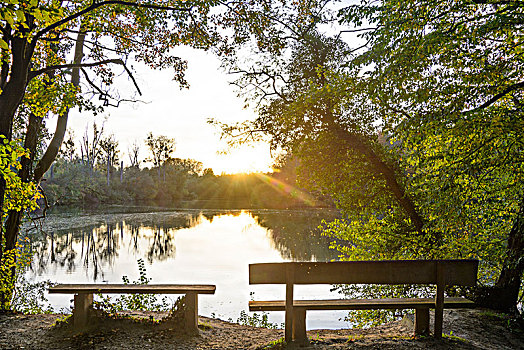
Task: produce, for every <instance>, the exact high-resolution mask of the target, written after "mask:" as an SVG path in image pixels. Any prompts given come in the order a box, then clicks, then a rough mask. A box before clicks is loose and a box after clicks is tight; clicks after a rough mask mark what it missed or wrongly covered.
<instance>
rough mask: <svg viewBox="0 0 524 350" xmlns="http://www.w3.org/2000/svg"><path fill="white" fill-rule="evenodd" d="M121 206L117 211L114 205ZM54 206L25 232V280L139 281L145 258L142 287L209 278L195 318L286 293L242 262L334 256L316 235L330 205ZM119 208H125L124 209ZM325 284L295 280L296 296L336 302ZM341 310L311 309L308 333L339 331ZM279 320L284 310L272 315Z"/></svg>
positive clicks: (65, 301)
mask: <svg viewBox="0 0 524 350" xmlns="http://www.w3.org/2000/svg"><path fill="white" fill-rule="evenodd" d="M120 209H121V208H120ZM118 211H119V208H109V209H105V210H104V211H100V210H98V211H83V210H76V211H69V212H65V211H61V212H55V213H51V214H49V215H48V217H47V218H46V219H45V221H44V222H43V223H42V226H41V227H39V229H34V228H31V226H29V225H27V226H25V231H26V232H28V234H29V235H30V236H31V244H32V252H33V261H32V264H31V268H30V270H29V271H28V272H27V278H28V279H29V280H30V281H41V280H51V281H53V282H58V283H93V282H97V283H106V282H107V283H121V282H122V276H128V278H129V279H130V280H131V281H134V280H137V279H138V276H139V274H138V265H137V260H138V259H143V260H144V262H145V266H146V270H147V276H148V277H149V278H151V279H152V280H151V282H150V283H173V284H184V283H188V284H194V283H201V284H215V285H216V286H217V289H216V294H215V295H203V296H201V297H200V299H199V302H200V303H199V314H200V315H204V316H213V315H214V316H215V317H218V318H220V319H225V320H227V319H230V318H231V319H233V320H234V321H236V320H237V318H238V317H239V316H240V312H241V311H242V310H246V311H247V309H248V301H249V300H250V298H252V299H255V300H275V299H284V298H285V287H284V286H275V285H272V286H271V285H249V284H248V264H250V263H263V262H283V261H330V260H336V259H337V252H336V251H334V250H332V249H329V243H330V239H329V238H327V237H323V236H321V235H320V231H319V230H318V228H317V227H318V226H319V225H320V224H321V222H322V220H323V219H325V220H328V221H329V220H332V219H334V218H335V217H336V216H337V212H336V211H334V210H326V209H322V210H320V209H319V210H314V209H309V210H197V209H184V210H171V211H158V209H148V210H145V209H144V208H135V212H126V213H122V212H118ZM126 211H127V210H126ZM330 288H331V286H329V285H317V286H296V291H295V298H296V299H324V298H339V297H340V296H338V295H337V294H336V293H334V292H330ZM48 299H49V301H50V303H51V304H52V305H53V307H54V308H55V309H56V310H59V309H60V308H70V307H71V301H70V300H71V299H72V296H70V295H48ZM345 314H346V312H343V311H311V312H309V313H308V318H307V327H308V329H317V328H347V327H348V326H349V325H348V324H347V323H346V322H344V321H342V320H339V319H340V318H342V319H343V317H344V316H345ZM269 320H270V321H271V322H276V323H279V324H280V323H282V322H283V321H284V313H283V312H270V313H269Z"/></svg>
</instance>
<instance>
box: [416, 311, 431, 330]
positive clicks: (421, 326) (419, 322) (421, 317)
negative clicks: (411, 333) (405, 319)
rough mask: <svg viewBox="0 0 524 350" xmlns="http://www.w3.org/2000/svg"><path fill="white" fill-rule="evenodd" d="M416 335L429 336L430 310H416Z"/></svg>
mask: <svg viewBox="0 0 524 350" xmlns="http://www.w3.org/2000/svg"><path fill="white" fill-rule="evenodd" d="M415 335H429V308H421V309H415Z"/></svg>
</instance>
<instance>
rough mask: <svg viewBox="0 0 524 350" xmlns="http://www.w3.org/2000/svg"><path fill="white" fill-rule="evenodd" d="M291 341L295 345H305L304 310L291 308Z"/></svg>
mask: <svg viewBox="0 0 524 350" xmlns="http://www.w3.org/2000/svg"><path fill="white" fill-rule="evenodd" d="M293 339H294V341H295V343H297V344H300V345H302V344H307V342H308V340H307V334H306V309H304V308H299V307H294V308H293Z"/></svg>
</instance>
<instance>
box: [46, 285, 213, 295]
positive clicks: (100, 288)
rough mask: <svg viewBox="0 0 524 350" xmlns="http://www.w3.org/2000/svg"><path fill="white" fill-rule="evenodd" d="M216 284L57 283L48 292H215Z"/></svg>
mask: <svg viewBox="0 0 524 350" xmlns="http://www.w3.org/2000/svg"><path fill="white" fill-rule="evenodd" d="M215 290H216V286H215V285H209V284H202V285H194V284H59V285H56V286H54V287H51V288H49V293H55V294H58V293H61V294H71V293H74V294H86V293H104V294H125V293H137V294H186V293H197V294H215Z"/></svg>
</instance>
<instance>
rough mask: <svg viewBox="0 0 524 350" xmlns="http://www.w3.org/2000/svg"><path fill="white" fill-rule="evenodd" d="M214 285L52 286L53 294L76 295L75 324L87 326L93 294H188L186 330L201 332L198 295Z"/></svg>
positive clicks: (207, 291)
mask: <svg viewBox="0 0 524 350" xmlns="http://www.w3.org/2000/svg"><path fill="white" fill-rule="evenodd" d="M215 289H216V286H214V285H191V284H190V285H182V284H59V285H56V286H54V287H50V288H49V293H53V294H57V293H60V294H74V295H75V296H74V309H73V324H74V326H75V327H84V326H86V325H87V324H88V322H89V315H90V310H91V309H92V306H93V294H98V293H102V294H185V296H186V308H185V315H184V316H185V320H186V325H185V330H186V331H188V332H191V333H194V332H198V294H215Z"/></svg>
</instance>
